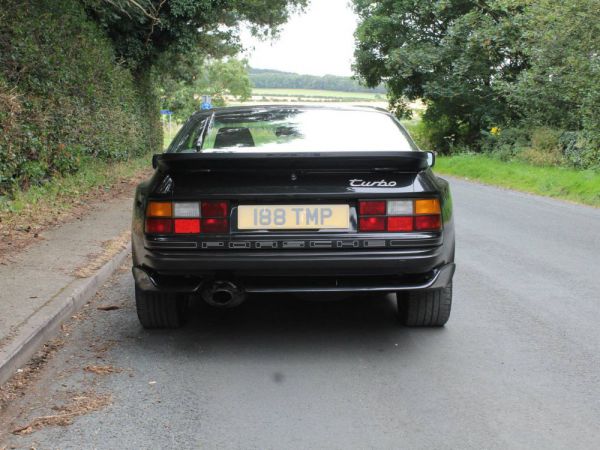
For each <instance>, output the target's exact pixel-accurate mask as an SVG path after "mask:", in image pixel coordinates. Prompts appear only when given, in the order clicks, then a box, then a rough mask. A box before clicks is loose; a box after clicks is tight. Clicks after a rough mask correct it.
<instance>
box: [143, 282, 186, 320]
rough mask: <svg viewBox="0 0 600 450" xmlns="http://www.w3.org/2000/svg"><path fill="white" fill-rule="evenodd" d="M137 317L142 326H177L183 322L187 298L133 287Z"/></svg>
mask: <svg viewBox="0 0 600 450" xmlns="http://www.w3.org/2000/svg"><path fill="white" fill-rule="evenodd" d="M135 305H136V309H137V315H138V319H139V320H140V323H141V324H142V326H143V327H144V328H147V329H153V328H179V327H180V326H181V325H183V323H184V321H185V320H184V319H185V313H186V310H187V299H186V298H185V297H182V296H181V295H178V294H173V293H170V292H169V293H165V292H146V291H142V290H141V289H139V288H138V287H137V286H136V287H135Z"/></svg>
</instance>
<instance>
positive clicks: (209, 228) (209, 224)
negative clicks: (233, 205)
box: [202, 219, 229, 233]
mask: <svg viewBox="0 0 600 450" xmlns="http://www.w3.org/2000/svg"><path fill="white" fill-rule="evenodd" d="M202 232H203V233H227V232H229V221H228V220H227V219H202Z"/></svg>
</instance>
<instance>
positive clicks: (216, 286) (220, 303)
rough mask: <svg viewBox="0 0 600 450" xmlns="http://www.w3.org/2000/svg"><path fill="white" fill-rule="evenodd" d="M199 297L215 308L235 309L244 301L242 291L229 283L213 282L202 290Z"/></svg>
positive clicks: (244, 297) (243, 292)
mask: <svg viewBox="0 0 600 450" xmlns="http://www.w3.org/2000/svg"><path fill="white" fill-rule="evenodd" d="M200 295H201V296H202V299H203V300H204V301H205V302H206V303H208V304H209V305H211V306H214V307H216V308H235V307H236V306H239V305H241V304H242V303H243V302H244V300H246V292H245V291H244V289H243V288H241V287H240V286H238V285H237V284H235V283H233V282H231V281H213V282H212V283H209V284H207V285H206V286H204V287H203V288H202V290H201V292H200Z"/></svg>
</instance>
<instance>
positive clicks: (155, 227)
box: [146, 219, 173, 234]
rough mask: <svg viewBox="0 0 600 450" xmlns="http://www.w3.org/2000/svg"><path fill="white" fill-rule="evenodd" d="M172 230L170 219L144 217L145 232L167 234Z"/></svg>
mask: <svg viewBox="0 0 600 450" xmlns="http://www.w3.org/2000/svg"><path fill="white" fill-rule="evenodd" d="M172 232H173V221H172V220H171V219H146V233H149V234H169V233H172Z"/></svg>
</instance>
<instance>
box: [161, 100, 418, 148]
mask: <svg viewBox="0 0 600 450" xmlns="http://www.w3.org/2000/svg"><path fill="white" fill-rule="evenodd" d="M412 150H414V148H413V147H412V146H411V143H410V142H409V138H408V137H407V136H406V135H405V134H404V133H403V132H402V130H401V128H400V126H399V125H398V124H397V122H396V121H395V120H394V119H392V118H391V117H390V116H388V115H387V114H383V113H380V112H377V111H356V110H330V109H297V108H289V109H262V110H261V109H256V110H250V111H243V112H239V111H238V112H224V111H221V112H218V113H215V114H213V115H209V116H206V117H204V118H201V119H200V118H197V119H195V120H194V119H192V122H190V123H188V125H186V126H185V127H184V128H183V129H182V130H181V132H180V133H179V134H178V135H177V137H176V138H175V140H174V141H173V144H172V145H171V148H170V149H169V151H170V152H174V153H195V152H202V153H231V152H237V153H240V152H274V153H277V152H325V151H333V152H343V151H412Z"/></svg>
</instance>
